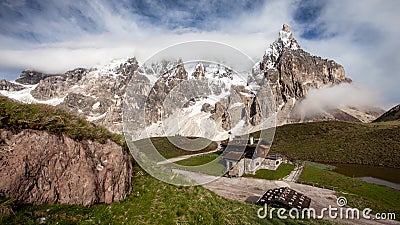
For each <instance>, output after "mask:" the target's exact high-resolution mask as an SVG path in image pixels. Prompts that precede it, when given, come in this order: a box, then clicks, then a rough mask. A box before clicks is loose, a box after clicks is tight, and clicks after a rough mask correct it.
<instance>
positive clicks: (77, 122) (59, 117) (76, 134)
mask: <svg viewBox="0 0 400 225" xmlns="http://www.w3.org/2000/svg"><path fill="white" fill-rule="evenodd" d="M0 128H5V129H8V130H11V131H14V132H18V131H21V130H23V129H34V130H44V131H48V132H50V133H54V134H66V135H68V136H70V137H71V138H73V139H75V140H87V139H90V140H96V141H98V142H100V143H104V142H105V141H106V140H107V139H110V140H112V141H114V142H116V143H118V144H119V145H121V146H123V145H124V139H123V137H122V136H121V135H116V134H113V133H111V132H109V131H108V130H106V129H105V128H103V127H101V126H96V125H94V124H93V123H90V122H88V121H86V120H84V119H82V118H80V117H77V116H74V115H72V114H70V113H68V112H66V111H64V110H62V109H57V108H55V107H53V106H49V105H42V104H23V103H19V102H16V101H12V100H10V99H8V98H6V97H2V96H0Z"/></svg>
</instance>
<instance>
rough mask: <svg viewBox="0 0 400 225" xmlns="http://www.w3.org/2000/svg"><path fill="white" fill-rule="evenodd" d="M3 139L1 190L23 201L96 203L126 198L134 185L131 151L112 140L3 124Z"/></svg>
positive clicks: (35, 202) (1, 134)
mask: <svg viewBox="0 0 400 225" xmlns="http://www.w3.org/2000/svg"><path fill="white" fill-rule="evenodd" d="M0 144H1V145H0V173H1V179H2V182H0V193H1V194H2V195H4V196H6V197H9V198H13V199H16V200H17V201H18V202H19V203H25V204H47V203H65V204H80V205H84V206H90V205H93V204H96V203H111V202H115V201H120V200H123V199H125V198H126V196H127V195H128V194H129V193H130V191H131V175H132V166H131V162H130V158H129V154H128V153H127V152H126V151H124V149H123V148H122V147H121V146H119V145H117V144H116V143H114V142H112V141H110V140H108V141H107V142H106V143H104V144H100V143H98V142H94V141H90V140H85V141H80V142H78V141H75V140H73V139H71V138H69V137H68V136H66V135H62V136H58V135H54V134H50V133H47V132H45V131H36V130H23V131H21V132H20V133H17V134H14V133H12V132H10V131H8V130H4V129H2V130H0Z"/></svg>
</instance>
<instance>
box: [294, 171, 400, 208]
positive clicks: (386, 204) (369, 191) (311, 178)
mask: <svg viewBox="0 0 400 225" xmlns="http://www.w3.org/2000/svg"><path fill="white" fill-rule="evenodd" d="M298 182H303V183H308V184H318V185H319V186H325V187H327V186H330V187H335V191H337V192H338V196H345V197H346V198H347V201H348V204H349V205H350V206H352V207H357V208H360V209H364V208H365V207H369V208H371V209H372V210H373V212H375V213H377V212H395V213H396V215H400V191H398V190H395V189H392V188H389V187H386V186H381V185H376V184H370V183H366V182H364V181H360V180H357V179H354V178H351V177H347V176H344V175H341V174H338V173H335V172H332V171H327V170H322V169H319V168H317V167H314V166H311V165H306V166H305V167H304V169H303V172H302V173H301V175H300V177H299V180H298ZM343 192H344V193H348V194H344V193H343Z"/></svg>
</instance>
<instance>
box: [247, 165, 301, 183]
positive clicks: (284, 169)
mask: <svg viewBox="0 0 400 225" xmlns="http://www.w3.org/2000/svg"><path fill="white" fill-rule="evenodd" d="M293 169H294V165H292V164H281V165H280V166H279V167H278V169H277V170H258V171H257V172H256V174H255V175H252V174H244V175H243V176H244V177H254V178H259V179H266V180H278V179H282V178H284V177H286V176H287V175H289V174H290V172H291V171H292V170H293Z"/></svg>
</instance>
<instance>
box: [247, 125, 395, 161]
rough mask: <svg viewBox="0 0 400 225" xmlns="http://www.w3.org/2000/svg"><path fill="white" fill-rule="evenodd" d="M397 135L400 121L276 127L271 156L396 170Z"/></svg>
mask: <svg viewBox="0 0 400 225" xmlns="http://www.w3.org/2000/svg"><path fill="white" fill-rule="evenodd" d="M399 134H400V121H392V122H381V123H370V124H361V123H346V122H339V121H326V122H312V123H303V124H289V125H284V126H281V127H277V129H276V135H275V139H274V142H273V144H272V146H271V153H281V154H285V155H287V156H288V157H289V158H291V159H295V160H307V161H316V162H332V163H354V164H365V165H374V166H388V167H395V168H400V135H399ZM254 135H256V134H254Z"/></svg>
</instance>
